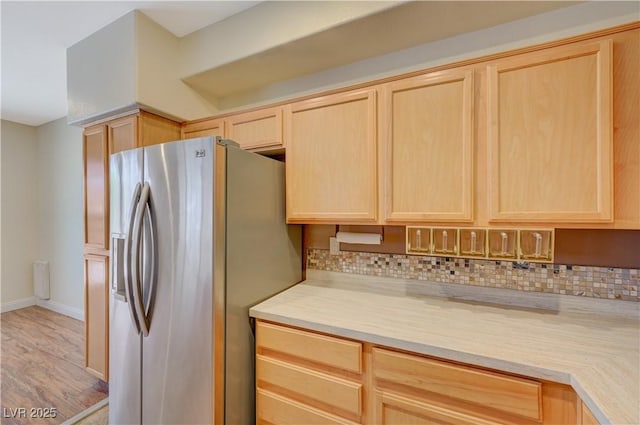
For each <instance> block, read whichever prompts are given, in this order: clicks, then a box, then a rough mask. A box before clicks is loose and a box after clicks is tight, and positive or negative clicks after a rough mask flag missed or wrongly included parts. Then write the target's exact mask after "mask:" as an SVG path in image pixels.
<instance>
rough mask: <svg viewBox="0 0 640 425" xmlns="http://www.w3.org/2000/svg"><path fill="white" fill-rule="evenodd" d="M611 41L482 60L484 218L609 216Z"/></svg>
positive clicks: (553, 219) (603, 218)
mask: <svg viewBox="0 0 640 425" xmlns="http://www.w3.org/2000/svg"><path fill="white" fill-rule="evenodd" d="M612 51H613V49H612V42H611V40H604V41H599V42H586V43H579V44H573V45H568V46H562V47H557V48H552V49H546V50H543V51H539V52H533V53H525V54H521V55H518V56H514V57H512V58H509V59H504V60H501V61H498V62H495V63H493V64H490V65H488V67H487V79H488V80H487V97H488V105H487V132H488V133H487V137H488V141H487V142H488V143H487V153H488V176H489V219H490V220H491V221H527V222H574V223H579V222H610V221H612V220H613V121H612V119H613V118H612V116H613V114H612V87H613V78H612V75H613V73H612Z"/></svg>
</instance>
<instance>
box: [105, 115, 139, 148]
mask: <svg viewBox="0 0 640 425" xmlns="http://www.w3.org/2000/svg"><path fill="white" fill-rule="evenodd" d="M107 128H108V129H109V154H114V153H117V152H121V151H125V150H127V149H133V148H135V147H137V140H138V116H137V115H131V116H128V117H124V118H120V119H117V120H114V121H111V122H109V123H108V124H107Z"/></svg>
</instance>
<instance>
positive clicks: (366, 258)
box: [307, 248, 640, 302]
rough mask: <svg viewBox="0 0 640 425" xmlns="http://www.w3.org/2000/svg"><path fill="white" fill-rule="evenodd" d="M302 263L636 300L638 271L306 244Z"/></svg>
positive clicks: (375, 273) (639, 284)
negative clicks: (334, 249) (338, 250)
mask: <svg viewBox="0 0 640 425" xmlns="http://www.w3.org/2000/svg"><path fill="white" fill-rule="evenodd" d="M307 268H309V269H316V270H327V271H337V272H343V273H354V274H362V275H369V276H382V277H394V278H400V279H414V280H424V281H430V282H445V283H457V284H461V285H472V286H484V287H491V288H504V289H515V290H519V291H530V292H546V293H553V294H563V295H576V296H583V297H592V298H605V299H617V300H624V301H636V302H640V295H639V294H638V288H639V287H640V270H638V269H621V268H607V267H588V266H571V265H557V264H539V263H526V262H512V261H495V260H476V259H465V258H453V257H424V256H417V255H405V254H374V253H367V252H348V251H342V252H341V253H340V254H339V255H330V254H329V251H328V250H324V249H317V248H309V249H308V252H307Z"/></svg>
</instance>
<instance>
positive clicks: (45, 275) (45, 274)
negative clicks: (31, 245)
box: [33, 260, 51, 300]
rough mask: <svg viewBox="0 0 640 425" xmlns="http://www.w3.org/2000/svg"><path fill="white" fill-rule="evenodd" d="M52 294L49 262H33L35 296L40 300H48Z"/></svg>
mask: <svg viewBox="0 0 640 425" xmlns="http://www.w3.org/2000/svg"><path fill="white" fill-rule="evenodd" d="M50 292H51V288H50V286H49V262H48V261H45V260H36V261H34V262H33V294H34V295H35V296H36V298H38V299H40V300H48V299H49V297H50V296H51V294H50Z"/></svg>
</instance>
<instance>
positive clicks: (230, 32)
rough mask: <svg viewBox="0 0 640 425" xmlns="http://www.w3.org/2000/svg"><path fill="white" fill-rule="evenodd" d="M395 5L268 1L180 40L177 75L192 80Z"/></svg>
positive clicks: (394, 2) (359, 2)
mask: <svg viewBox="0 0 640 425" xmlns="http://www.w3.org/2000/svg"><path fill="white" fill-rule="evenodd" d="M398 3H399V2H398V1H268V2H263V3H260V4H258V5H257V6H254V7H252V8H250V9H247V10H245V11H243V12H241V13H239V14H237V15H234V16H231V17H229V18H227V19H225V20H223V21H221V22H217V23H215V24H213V25H210V26H208V27H205V28H203V29H201V30H199V31H195V32H193V33H191V34H189V35H187V36H185V37H182V38H181V39H180V64H181V70H180V75H181V76H183V77H186V76H191V75H194V74H197V73H199V72H203V71H207V70H209V69H211V68H215V67H218V66H221V65H224V64H227V63H230V62H233V61H236V60H238V59H242V58H244V57H247V56H250V55H254V54H256V53H260V52H263V51H265V50H268V49H271V48H273V47H276V46H279V45H283V44H286V43H289V42H291V41H292V40H297V39H300V38H303V37H306V36H309V35H311V34H315V33H318V32H321V31H324V30H327V29H329V28H332V27H334V26H336V25H340V24H343V23H346V22H349V21H352V20H354V19H358V18H362V17H364V16H367V15H371V14H373V13H376V12H380V11H382V10H385V9H388V8H390V7H393V6H397V5H398Z"/></svg>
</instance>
